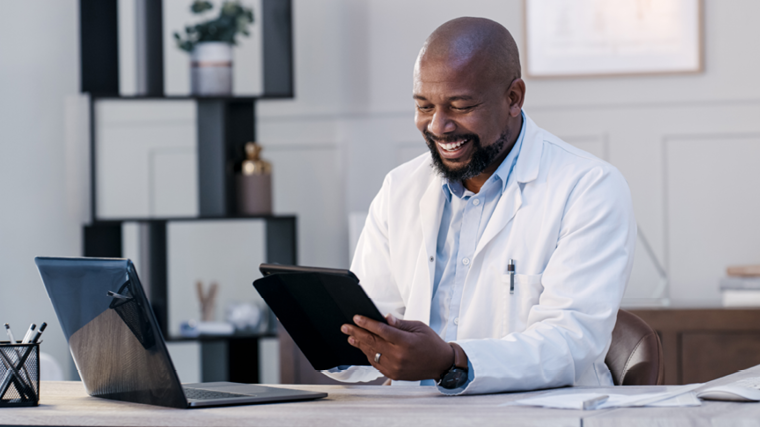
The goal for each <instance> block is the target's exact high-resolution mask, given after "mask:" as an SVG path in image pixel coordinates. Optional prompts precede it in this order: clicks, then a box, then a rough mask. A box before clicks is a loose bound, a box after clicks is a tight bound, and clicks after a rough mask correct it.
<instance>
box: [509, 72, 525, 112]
mask: <svg viewBox="0 0 760 427" xmlns="http://www.w3.org/2000/svg"><path fill="white" fill-rule="evenodd" d="M507 97H508V98H509V115H510V116H512V117H518V116H519V115H520V112H521V111H522V106H523V103H525V82H524V81H523V79H521V78H519V77H518V78H516V79H514V80H513V81H512V84H510V85H509V89H507Z"/></svg>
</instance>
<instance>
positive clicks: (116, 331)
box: [35, 257, 187, 408]
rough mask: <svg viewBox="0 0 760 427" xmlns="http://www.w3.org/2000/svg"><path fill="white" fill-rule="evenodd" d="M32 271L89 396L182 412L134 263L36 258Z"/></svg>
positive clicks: (173, 375)
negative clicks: (37, 273)
mask: <svg viewBox="0 0 760 427" xmlns="http://www.w3.org/2000/svg"><path fill="white" fill-rule="evenodd" d="M35 263H36V264H37V268H38V269H39V271H40V276H41V277H42V281H43V282H44V284H45V288H46V289H47V292H48V296H49V297H50V300H51V301H52V303H53V307H54V309H55V312H56V315H57V316H58V320H59V321H60V323H61V327H62V329H63V332H64V334H65V335H66V339H67V341H68V342H69V348H70V349H71V354H72V356H73V357H74V362H75V363H76V366H77V370H78V371H79V375H80V376H81V378H82V381H83V382H84V385H85V388H86V389H87V392H88V393H89V394H90V395H92V396H97V397H104V398H108V399H116V400H125V401H129V402H137V403H148V404H153V405H161V406H170V407H176V408H186V407H187V399H185V395H184V392H183V391H182V386H181V385H180V382H179V378H178V377H177V374H176V372H175V370H174V366H173V364H172V362H171V359H170V358H169V353H168V352H167V350H166V345H165V344H164V339H163V336H162V335H161V330H160V329H159V328H158V324H157V322H156V319H155V316H154V315H153V310H152V309H151V306H150V304H149V303H148V299H147V298H146V297H145V293H144V291H143V288H142V285H141V284H140V280H139V279H138V277H137V272H136V271H135V268H134V264H132V262H131V261H129V260H127V259H98V258H42V257H38V258H35Z"/></svg>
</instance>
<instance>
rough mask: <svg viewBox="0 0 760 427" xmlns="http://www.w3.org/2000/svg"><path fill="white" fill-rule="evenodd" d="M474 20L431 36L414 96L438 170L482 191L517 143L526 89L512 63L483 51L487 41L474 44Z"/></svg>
mask: <svg viewBox="0 0 760 427" xmlns="http://www.w3.org/2000/svg"><path fill="white" fill-rule="evenodd" d="M468 19H469V20H472V18H461V19H460V20H459V21H450V22H452V23H453V24H451V25H449V24H444V26H442V27H441V28H443V29H444V31H441V33H442V34H436V33H434V34H433V35H431V38H430V39H429V40H428V42H427V43H426V45H425V47H423V49H422V51H421V52H420V55H419V57H418V58H417V63H416V64H415V69H414V88H413V97H414V102H415V109H416V112H415V122H416V125H417V129H419V130H420V132H422V134H423V136H424V137H425V140H426V142H427V144H428V148H430V151H431V154H432V156H433V164H434V166H435V167H436V169H438V171H439V172H440V173H441V174H442V175H443V176H444V177H445V178H447V179H449V180H450V181H463V182H464V184H465V186H466V187H467V188H468V189H471V190H472V189H473V188H471V187H474V188H475V189H477V190H479V188H480V186H481V185H482V183H484V182H485V181H486V179H488V177H489V176H491V174H493V172H494V171H495V170H496V168H498V166H499V164H501V162H502V161H503V160H504V158H506V156H507V154H508V153H509V151H510V150H511V148H512V146H513V145H514V142H515V140H516V139H517V134H519V131H520V126H521V123H522V117H521V115H520V111H521V108H522V103H523V95H524V93H525V84H524V83H523V81H522V80H521V79H520V78H519V77H518V76H519V69H518V72H517V75H514V72H513V70H510V69H507V68H509V67H505V66H504V64H505V63H506V61H503V60H502V61H499V60H494V59H493V58H494V56H495V55H494V50H495V49H497V48H493V47H492V46H490V45H486V46H485V47H483V46H482V45H483V44H484V42H482V40H484V39H483V38H481V37H478V38H477V39H475V40H474V41H473V38H474V37H472V36H471V34H468V33H467V31H468V29H469V28H471V27H472V25H470V23H471V22H469V21H468ZM477 24H478V26H479V27H478V28H482V22H481V21H478V22H477ZM494 24H495V23H494ZM447 25H449V27H454V28H453V30H451V29H450V28H449V27H446V26H447ZM496 25H498V24H496ZM500 29H501V30H503V31H504V32H506V34H507V35H508V32H507V31H506V29H504V28H503V27H500ZM438 31H439V30H437V32H438ZM462 34H464V35H462ZM476 35H477V34H476ZM468 37H469V38H468ZM509 37H510V39H511V36H509ZM486 40H488V39H486ZM491 40H493V38H491ZM478 43H480V44H481V45H479V44H478ZM485 43H488V42H485ZM503 56H504V55H502V57H503ZM518 67H519V63H518Z"/></svg>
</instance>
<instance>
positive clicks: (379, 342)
mask: <svg viewBox="0 0 760 427" xmlns="http://www.w3.org/2000/svg"><path fill="white" fill-rule="evenodd" d="M343 329H345V330H346V331H348V335H349V337H348V343H349V344H351V345H352V346H354V347H356V348H358V349H360V350H361V351H363V352H364V353H365V354H366V355H367V357H370V356H372V357H374V356H375V353H377V352H383V351H386V349H387V348H388V343H387V342H386V341H385V340H383V339H382V338H380V337H378V336H377V335H375V334H373V333H371V332H368V331H366V330H364V329H362V328H359V327H356V326H347V325H344V328H343Z"/></svg>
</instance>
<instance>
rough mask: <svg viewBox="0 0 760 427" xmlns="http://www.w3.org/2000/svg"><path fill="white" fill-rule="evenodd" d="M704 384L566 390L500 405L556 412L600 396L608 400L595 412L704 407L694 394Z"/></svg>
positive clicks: (577, 407)
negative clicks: (653, 388) (619, 390)
mask: <svg viewBox="0 0 760 427" xmlns="http://www.w3.org/2000/svg"><path fill="white" fill-rule="evenodd" d="M700 386H701V384H689V385H685V386H681V387H669V389H668V390H667V391H662V392H648V393H635V394H621V393H609V392H607V391H605V390H593V389H573V388H568V389H563V390H558V391H555V392H550V393H546V394H542V395H539V396H535V397H528V398H525V399H519V400H515V401H512V402H507V403H503V404H502V405H500V406H541V407H544V408H556V409H583V402H585V401H587V400H590V399H594V398H597V397H600V396H608V398H607V400H606V401H605V402H604V403H602V404H600V405H599V406H597V407H596V408H594V409H609V408H625V407H635V406H650V407H653V406H656V407H673V406H700V405H701V402H700V401H699V399H697V396H696V394H695V393H694V392H693V391H692V390H694V389H696V388H697V387H700Z"/></svg>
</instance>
